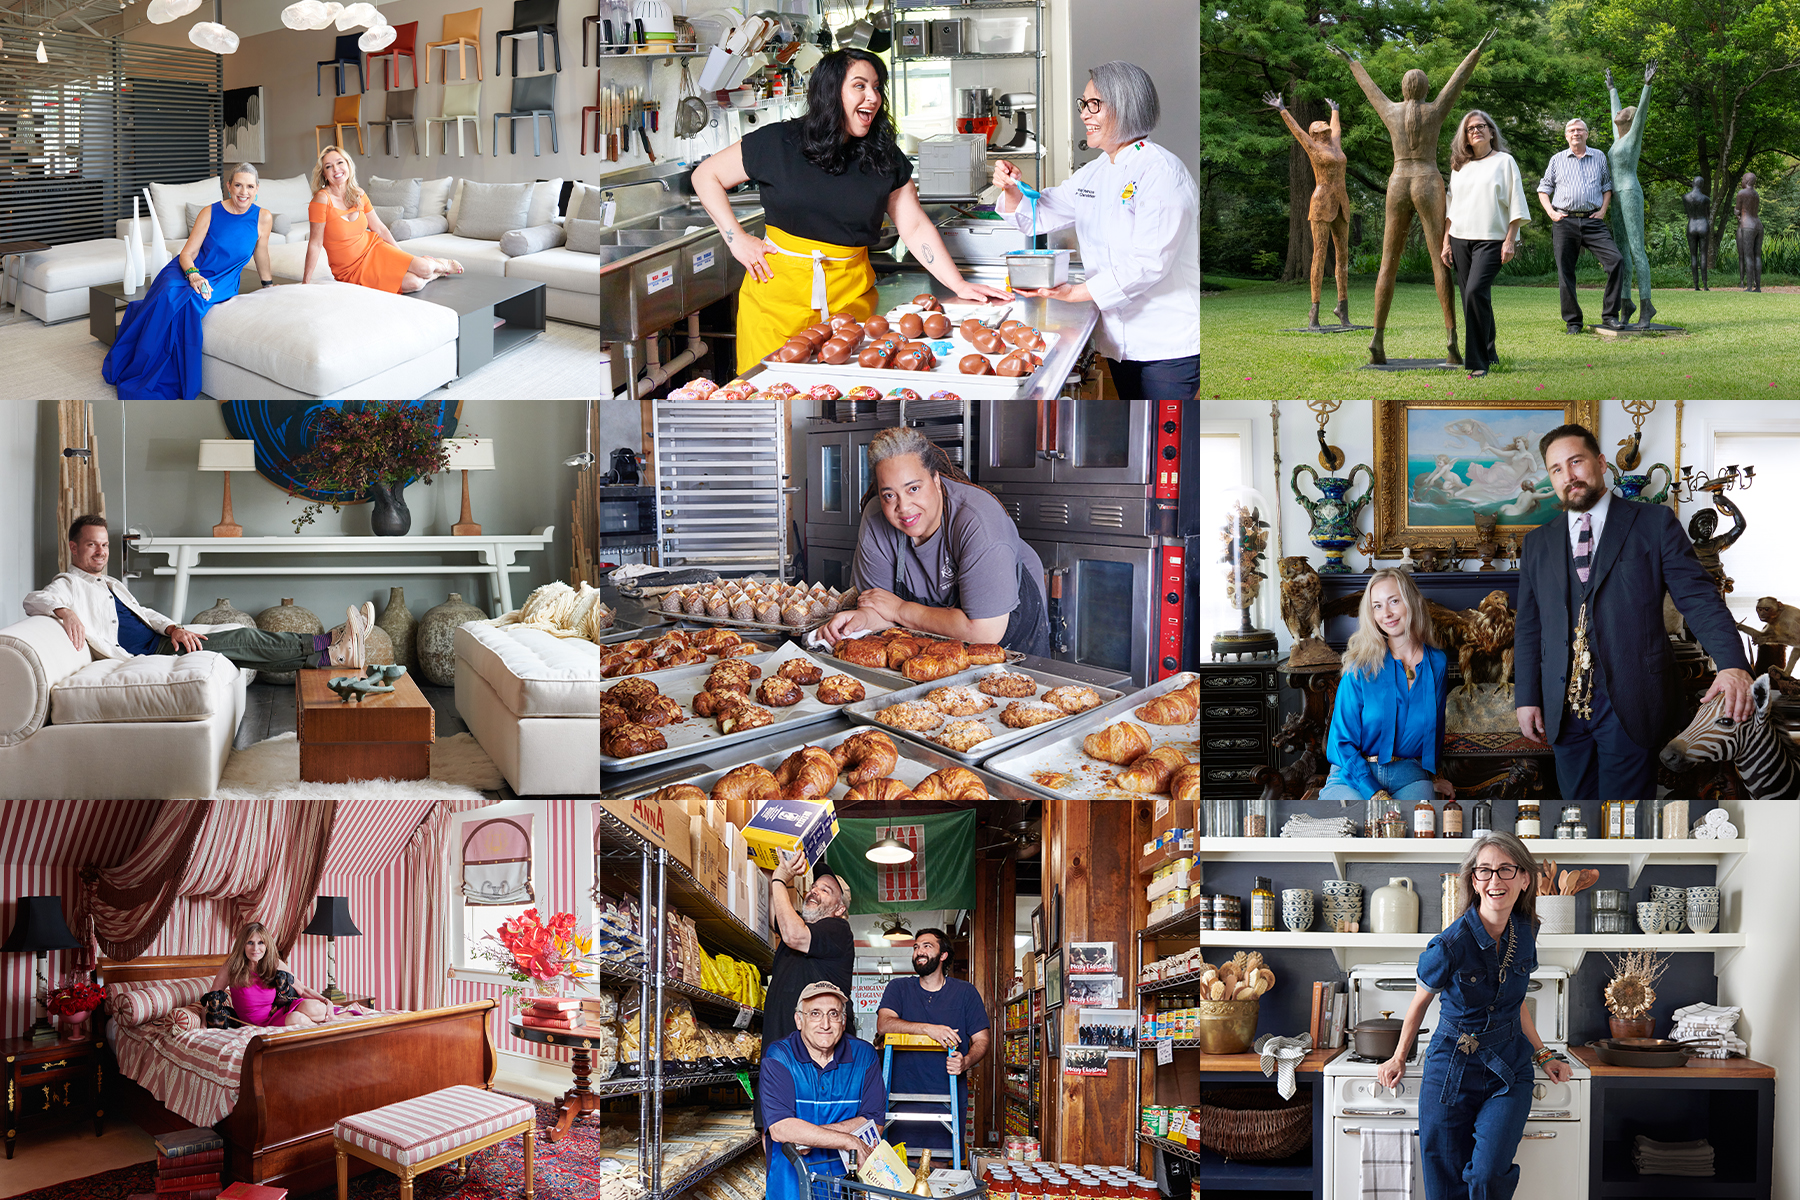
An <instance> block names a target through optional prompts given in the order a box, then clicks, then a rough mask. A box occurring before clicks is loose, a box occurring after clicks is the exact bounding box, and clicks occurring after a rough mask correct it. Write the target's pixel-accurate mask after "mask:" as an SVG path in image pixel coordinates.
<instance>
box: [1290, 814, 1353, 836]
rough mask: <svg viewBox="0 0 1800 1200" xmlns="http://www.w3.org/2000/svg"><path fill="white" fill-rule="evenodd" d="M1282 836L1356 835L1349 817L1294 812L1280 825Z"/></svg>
mask: <svg viewBox="0 0 1800 1200" xmlns="http://www.w3.org/2000/svg"><path fill="white" fill-rule="evenodd" d="M1281 836H1282V837H1284V838H1303V837H1311V838H1347V837H1355V836H1356V823H1355V822H1354V821H1352V820H1350V818H1349V817H1309V816H1307V815H1306V814H1304V813H1295V814H1294V815H1293V816H1291V817H1289V818H1288V819H1287V822H1286V824H1284V825H1282V827H1281Z"/></svg>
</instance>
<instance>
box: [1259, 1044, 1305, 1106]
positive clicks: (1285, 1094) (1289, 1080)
mask: <svg viewBox="0 0 1800 1200" xmlns="http://www.w3.org/2000/svg"><path fill="white" fill-rule="evenodd" d="M1312 1047H1313V1040H1312V1034H1310V1033H1303V1034H1301V1035H1300V1036H1299V1037H1297V1038H1292V1037H1274V1036H1272V1035H1270V1034H1264V1035H1263V1036H1262V1038H1261V1039H1260V1040H1258V1041H1257V1043H1256V1052H1257V1054H1259V1055H1261V1056H1262V1073H1263V1076H1264V1077H1265V1078H1266V1077H1268V1076H1270V1075H1273V1074H1274V1073H1275V1069H1276V1067H1277V1066H1278V1065H1279V1067H1280V1068H1281V1078H1280V1079H1279V1080H1278V1081H1277V1082H1276V1084H1275V1090H1276V1091H1277V1092H1279V1093H1280V1094H1281V1098H1282V1099H1283V1100H1292V1099H1293V1098H1294V1068H1295V1067H1297V1066H1299V1065H1300V1061H1301V1060H1302V1059H1304V1058H1305V1057H1306V1052H1307V1051H1309V1050H1311V1049H1312Z"/></svg>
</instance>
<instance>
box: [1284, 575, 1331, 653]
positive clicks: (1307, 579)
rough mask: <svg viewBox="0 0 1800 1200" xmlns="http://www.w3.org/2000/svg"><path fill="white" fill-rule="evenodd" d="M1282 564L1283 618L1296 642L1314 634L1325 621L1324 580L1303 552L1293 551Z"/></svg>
mask: <svg viewBox="0 0 1800 1200" xmlns="http://www.w3.org/2000/svg"><path fill="white" fill-rule="evenodd" d="M1280 566H1281V619H1282V621H1284V622H1285V623H1286V624H1287V627H1288V632H1289V633H1291V634H1293V635H1294V640H1295V641H1296V642H1298V641H1301V640H1302V639H1304V638H1309V637H1312V636H1313V635H1314V634H1316V633H1318V632H1319V630H1320V628H1321V627H1322V626H1323V625H1324V623H1325V622H1324V618H1323V617H1322V615H1321V614H1320V612H1319V599H1320V596H1321V594H1322V593H1323V591H1324V582H1323V581H1322V580H1321V579H1320V578H1319V573H1318V572H1317V571H1315V570H1313V565H1312V563H1310V562H1308V561H1307V559H1306V556H1305V555H1303V554H1295V555H1290V556H1289V557H1287V558H1284V559H1282V560H1281V562H1280Z"/></svg>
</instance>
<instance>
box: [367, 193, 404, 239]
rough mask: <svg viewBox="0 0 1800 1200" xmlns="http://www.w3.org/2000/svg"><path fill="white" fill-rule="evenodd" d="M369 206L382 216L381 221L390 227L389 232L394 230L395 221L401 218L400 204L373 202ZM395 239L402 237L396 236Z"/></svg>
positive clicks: (377, 214)
mask: <svg viewBox="0 0 1800 1200" xmlns="http://www.w3.org/2000/svg"><path fill="white" fill-rule="evenodd" d="M371 199H372V197H371ZM369 207H371V208H373V209H374V210H375V215H376V216H378V217H380V218H381V223H382V224H383V225H386V226H387V227H388V232H389V233H392V232H394V223H395V222H397V221H399V220H400V214H401V208H400V206H399V205H398V204H371V205H370V206H369ZM394 240H395V241H396V242H397V241H399V240H400V239H399V238H395V239H394Z"/></svg>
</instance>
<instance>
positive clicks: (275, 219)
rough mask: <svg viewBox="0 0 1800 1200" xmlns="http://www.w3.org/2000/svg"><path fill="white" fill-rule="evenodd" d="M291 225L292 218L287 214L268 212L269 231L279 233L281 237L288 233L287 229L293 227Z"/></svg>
mask: <svg viewBox="0 0 1800 1200" xmlns="http://www.w3.org/2000/svg"><path fill="white" fill-rule="evenodd" d="M293 227H294V218H292V217H290V216H288V215H287V214H286V213H270V214H269V232H270V233H279V234H280V235H281V236H282V237H286V236H287V235H288V231H289V230H291V229H293Z"/></svg>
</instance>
